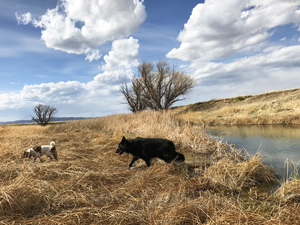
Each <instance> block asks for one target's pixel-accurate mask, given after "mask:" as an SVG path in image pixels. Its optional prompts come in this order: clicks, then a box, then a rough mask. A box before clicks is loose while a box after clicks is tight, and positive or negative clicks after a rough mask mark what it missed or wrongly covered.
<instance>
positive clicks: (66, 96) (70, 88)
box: [0, 37, 139, 116]
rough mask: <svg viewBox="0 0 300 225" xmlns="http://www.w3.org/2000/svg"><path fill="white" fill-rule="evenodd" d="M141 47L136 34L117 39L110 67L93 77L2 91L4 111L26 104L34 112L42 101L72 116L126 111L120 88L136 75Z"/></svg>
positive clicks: (0, 102)
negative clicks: (16, 90)
mask: <svg viewBox="0 0 300 225" xmlns="http://www.w3.org/2000/svg"><path fill="white" fill-rule="evenodd" d="M138 48H139V44H138V40H136V39H134V38H132V37H130V38H128V39H121V40H116V41H114V42H113V43H112V49H111V51H110V52H109V53H108V55H106V56H104V58H105V59H106V64H105V65H103V68H104V69H106V70H105V71H103V72H102V73H100V74H98V75H96V76H95V77H94V79H93V80H92V81H90V82H87V83H80V82H78V81H68V82H58V83H53V82H51V83H42V84H37V85H25V86H24V87H23V89H22V90H21V91H20V92H19V93H15V92H13V93H5V94H0V111H5V110H7V109H16V108H24V110H25V109H26V110H27V111H28V112H30V113H31V111H32V108H33V107H34V106H35V105H36V104H39V103H43V104H49V105H54V106H55V107H56V108H58V109H59V112H61V113H65V114H63V115H68V116H79V115H80V116H100V115H105V113H108V112H110V113H111V112H112V111H118V112H120V111H122V110H123V111H126V106H124V105H123V104H120V102H121V101H122V95H121V94H120V92H119V91H118V90H119V85H120V83H121V82H122V81H123V80H124V79H127V80H128V79H130V78H132V76H133V71H132V69H131V68H132V67H134V66H137V63H138V59H139V51H138ZM115 60H117V61H118V65H117V64H115ZM72 108H76V110H75V111H74V112H76V113H74V114H72V112H70V109H72ZM99 110H101V112H100V111H99ZM28 114H29V113H28Z"/></svg>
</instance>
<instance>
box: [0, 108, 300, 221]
mask: <svg viewBox="0 0 300 225" xmlns="http://www.w3.org/2000/svg"><path fill="white" fill-rule="evenodd" d="M0 133H1V139H0V140H1V144H0V153H1V156H0V163H1V164H0V165H1V170H0V221H1V223H2V224H247V223H248V224H282V221H284V222H285V224H294V223H293V222H294V221H296V219H298V220H299V215H300V214H299V207H298V205H292V204H286V203H280V204H279V203H278V198H275V197H274V198H273V195H272V194H268V193H266V192H263V191H261V190H260V188H259V185H261V184H267V185H269V184H271V183H274V182H275V181H276V177H275V176H274V171H273V170H272V169H271V168H269V167H267V166H265V165H263V164H262V162H261V160H260V158H259V157H258V156H255V157H249V156H246V155H244V154H243V153H242V152H240V151H239V150H237V149H234V148H233V146H229V145H227V144H226V143H222V142H221V141H216V140H213V139H211V138H210V137H209V136H207V135H206V134H205V131H204V129H203V127H199V126H192V125H191V124H190V123H186V122H183V121H181V120H179V119H177V118H176V117H175V116H174V115H172V114H170V113H160V112H151V111H149V112H142V113H137V114H128V115H126V114H121V115H112V116H108V117H103V118H97V119H90V120H84V121H70V122H67V123H65V124H56V125H51V126H48V127H37V126H33V125H28V126H22V127H16V126H0ZM122 136H126V137H127V138H135V137H137V136H141V137H161V138H168V139H170V140H172V141H174V143H175V145H176V148H177V151H178V152H182V153H184V154H185V156H186V158H187V160H186V161H187V162H186V163H185V164H179V165H178V164H176V165H174V164H166V163H165V162H162V161H160V160H153V162H152V166H151V167H149V168H147V166H146V164H145V163H144V162H143V161H142V160H138V161H137V162H136V164H135V165H134V166H133V168H132V169H130V170H125V168H126V167H127V165H128V164H129V162H130V161H131V157H127V156H126V155H124V154H123V155H122V156H119V155H118V154H116V153H115V151H116V149H117V146H118V143H119V142H120V140H121V138H122ZM50 141H55V142H56V144H57V151H58V157H59V161H58V162H56V161H53V162H46V163H39V162H36V163H33V162H32V160H28V159H20V158H19V157H20V155H21V154H22V151H23V150H26V149H27V148H29V147H32V145H39V144H47V143H49V142H50ZM249 188H251V189H249ZM273 199H274V200H273ZM288 213H293V217H291V216H289V217H286V216H285V217H283V216H282V215H288ZM294 213H296V214H294Z"/></svg>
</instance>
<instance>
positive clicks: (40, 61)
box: [0, 0, 300, 122]
mask: <svg viewBox="0 0 300 225" xmlns="http://www.w3.org/2000/svg"><path fill="white" fill-rule="evenodd" d="M160 59H163V60H168V61H169V62H170V64H171V65H172V64H173V63H175V64H176V65H177V67H178V68H179V69H180V70H181V71H183V72H185V73H188V74H190V75H191V76H192V77H193V78H194V79H195V80H196V81H197V85H196V86H195V87H194V88H193V90H192V91H191V93H189V94H187V95H186V96H185V100H184V101H180V102H178V103H177V105H186V104H191V103H195V102H201V101H209V100H211V99H217V98H227V97H234V96H241V95H248V94H259V93H264V92H268V91H273V90H284V89H291V88H299V86H300V76H299V75H300V73H299V72H300V0H226V1H224V0H205V1H203V0H144V1H142V0H109V1H108V0H59V1H57V0H43V1H36V0H2V1H0V122H5V121H13V120H20V119H30V118H31V117H30V115H33V114H34V113H33V108H34V106H36V105H37V104H40V103H41V104H46V105H51V106H54V107H55V108H57V113H56V114H55V116H57V117H100V116H106V115H111V114H115V113H129V112H130V111H129V110H128V107H127V105H126V104H124V99H123V96H122V94H121V93H120V92H119V87H120V84H121V83H122V82H123V81H124V80H126V81H128V82H130V79H131V78H132V77H133V76H134V75H136V73H137V67H138V65H139V64H140V63H141V62H143V61H147V62H152V63H155V62H156V61H158V60H160Z"/></svg>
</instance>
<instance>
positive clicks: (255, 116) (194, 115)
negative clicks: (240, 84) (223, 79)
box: [172, 88, 300, 124]
mask: <svg viewBox="0 0 300 225" xmlns="http://www.w3.org/2000/svg"><path fill="white" fill-rule="evenodd" d="M299 100H300V88H297V89H290V90H283V91H272V92H267V93H263V94H258V95H245V96H237V97H232V98H224V99H213V100H210V101H206V102H198V103H194V104H189V105H185V106H179V107H173V108H172V110H173V112H175V113H176V114H178V115H180V116H181V117H182V118H184V119H188V120H193V121H195V122H200V123H206V124H300V116H299V115H300V101H299Z"/></svg>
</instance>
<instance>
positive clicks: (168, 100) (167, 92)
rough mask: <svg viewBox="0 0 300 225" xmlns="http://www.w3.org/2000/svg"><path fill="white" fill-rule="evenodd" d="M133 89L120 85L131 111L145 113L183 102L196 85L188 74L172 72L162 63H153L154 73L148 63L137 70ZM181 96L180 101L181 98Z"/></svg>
mask: <svg viewBox="0 0 300 225" xmlns="http://www.w3.org/2000/svg"><path fill="white" fill-rule="evenodd" d="M131 84H132V86H131V87H130V88H128V86H127V84H126V83H125V82H123V84H121V87H120V92H121V93H122V94H123V95H124V98H125V100H126V103H127V104H128V105H129V109H130V110H131V111H132V112H137V111H141V110H144V109H146V108H149V109H153V110H166V109H168V108H169V107H171V105H173V104H174V103H175V102H178V101H182V100H184V95H185V94H187V93H188V92H189V91H190V90H191V89H192V88H193V87H194V86H195V84H196V82H195V80H194V79H193V78H192V77H191V76H190V75H188V74H185V73H183V72H181V71H179V70H177V69H176V66H175V65H173V67H172V69H171V68H170V66H169V63H168V62H167V61H165V60H160V61H158V62H157V63H156V70H154V66H153V64H152V63H150V62H143V63H142V64H141V65H140V66H139V67H138V76H137V77H135V78H133V79H132V82H131ZM180 96H182V98H180Z"/></svg>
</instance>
